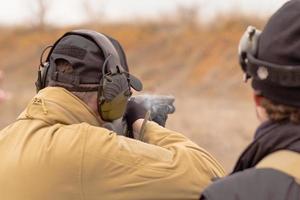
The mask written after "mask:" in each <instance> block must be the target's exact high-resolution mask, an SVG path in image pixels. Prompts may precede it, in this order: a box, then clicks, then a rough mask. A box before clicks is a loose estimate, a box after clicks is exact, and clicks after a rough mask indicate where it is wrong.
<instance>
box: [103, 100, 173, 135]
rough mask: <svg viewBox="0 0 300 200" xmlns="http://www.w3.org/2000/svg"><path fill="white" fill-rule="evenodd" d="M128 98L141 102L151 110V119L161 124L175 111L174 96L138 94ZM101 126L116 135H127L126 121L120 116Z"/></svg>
mask: <svg viewBox="0 0 300 200" xmlns="http://www.w3.org/2000/svg"><path fill="white" fill-rule="evenodd" d="M130 100H133V101H135V102H137V103H139V104H142V105H143V106H144V107H145V108H146V109H147V110H149V111H150V112H151V115H150V118H151V120H152V121H154V122H156V123H158V124H159V125H161V126H165V125H166V121H167V119H168V115H169V114H172V113H174V112H175V106H174V101H175V98H174V97H173V96H164V95H139V96H134V97H131V98H130ZM103 127H104V128H107V129H109V130H112V131H114V132H116V133H117V134H118V135H123V136H128V127H127V123H126V121H125V120H124V119H122V118H121V119H118V120H116V121H114V122H112V123H105V124H104V125H103Z"/></svg>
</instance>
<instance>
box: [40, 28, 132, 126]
mask: <svg viewBox="0 0 300 200" xmlns="http://www.w3.org/2000/svg"><path fill="white" fill-rule="evenodd" d="M68 35H79V36H82V37H85V38H87V39H89V40H91V41H93V42H94V43H95V44H96V45H97V46H98V47H99V49H101V51H102V52H103V54H104V64H103V66H102V70H100V69H99V74H102V78H101V80H99V87H98V112H99V114H100V116H101V118H102V119H103V120H104V121H109V122H110V121H114V120H116V119H119V118H121V117H122V116H123V115H124V112H125V110H126V106H127V101H128V99H129V98H130V96H131V95H132V92H131V87H130V74H129V73H128V72H127V71H125V70H124V68H123V66H122V65H121V60H120V56H119V54H118V52H117V50H116V49H115V47H114V45H113V44H112V42H111V41H110V40H109V39H108V38H107V37H106V36H105V35H103V34H100V33H98V32H95V31H90V30H75V31H71V32H68V33H66V34H64V35H63V36H62V37H61V38H60V39H59V40H58V41H57V42H56V43H55V44H54V45H53V47H52V48H51V50H50V52H49V54H48V57H47V59H46V62H42V61H41V65H40V66H39V71H38V80H37V82H36V88H37V91H39V90H41V89H43V88H45V87H46V80H47V77H48V71H49V60H50V56H51V54H52V51H53V49H54V48H55V46H56V45H57V44H58V43H59V41H60V40H61V39H62V38H64V37H65V36H68ZM48 48H49V47H48ZM48 48H47V49H48ZM45 51H46V49H45V50H44V51H43V54H44V53H45ZM43 54H42V56H41V60H42V57H43Z"/></svg>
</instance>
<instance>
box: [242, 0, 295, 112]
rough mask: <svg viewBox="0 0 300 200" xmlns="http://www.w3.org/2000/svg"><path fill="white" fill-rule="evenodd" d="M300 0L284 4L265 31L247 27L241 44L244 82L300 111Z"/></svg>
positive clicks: (269, 97) (292, 0) (268, 96)
mask: <svg viewBox="0 0 300 200" xmlns="http://www.w3.org/2000/svg"><path fill="white" fill-rule="evenodd" d="M299 9H300V1H299V0H291V1H288V2H287V3H286V4H284V5H283V6H282V7H281V8H280V9H279V10H278V11H277V12H276V13H275V14H274V15H273V16H272V17H271V18H270V20H269V21H268V23H267V24H266V26H265V28H264V30H263V31H260V30H258V29H256V28H255V27H251V26H250V27H248V29H247V30H246V32H245V33H244V35H243V36H242V38H241V40H240V44H239V62H240V66H241V68H242V70H243V72H244V73H245V77H246V79H245V80H248V79H249V78H252V87H253V88H254V90H256V91H258V92H259V93H260V94H261V95H263V96H265V97H267V98H268V99H270V100H272V101H274V102H275V103H280V104H284V105H289V106H294V107H299V108H300V95H299V94H300V53H299V48H300V36H299V32H300V25H299V17H300V12H299Z"/></svg>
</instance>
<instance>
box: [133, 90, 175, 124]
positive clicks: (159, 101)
mask: <svg viewBox="0 0 300 200" xmlns="http://www.w3.org/2000/svg"><path fill="white" fill-rule="evenodd" d="M130 100H132V101H135V102H137V103H139V104H141V105H143V106H144V107H145V108H146V109H147V110H150V112H151V116H150V117H151V120H152V121H154V122H156V123H158V124H159V125H161V126H163V127H164V126H165V125H166V122H167V119H168V115H169V114H172V113H174V112H175V106H174V101H175V98H174V97H173V96H164V95H139V96H135V97H131V98H130Z"/></svg>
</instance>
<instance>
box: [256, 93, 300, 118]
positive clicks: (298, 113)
mask: <svg viewBox="0 0 300 200" xmlns="http://www.w3.org/2000/svg"><path fill="white" fill-rule="evenodd" d="M261 106H262V107H263V108H265V109H266V112H267V114H268V117H269V119H270V120H271V121H276V122H279V121H283V120H289V121H290V122H292V123H295V124H300V108H296V107H292V106H287V105H282V104H278V103H275V102H273V101H271V100H269V99H267V98H265V97H262V100H261Z"/></svg>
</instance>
